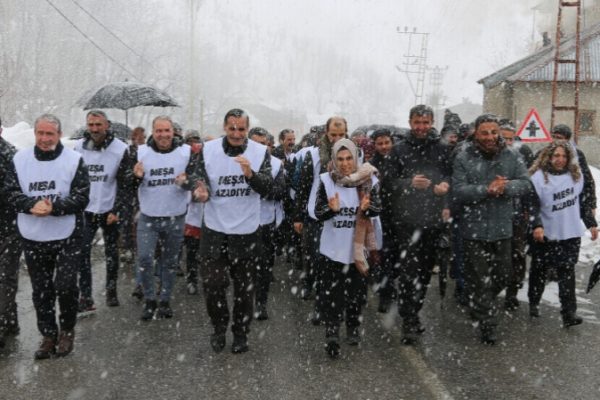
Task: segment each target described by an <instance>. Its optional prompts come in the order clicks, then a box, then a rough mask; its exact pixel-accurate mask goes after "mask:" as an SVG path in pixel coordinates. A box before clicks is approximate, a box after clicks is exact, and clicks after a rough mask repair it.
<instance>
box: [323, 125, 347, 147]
mask: <svg viewBox="0 0 600 400" xmlns="http://www.w3.org/2000/svg"><path fill="white" fill-rule="evenodd" d="M345 136H346V127H345V126H344V124H335V123H331V124H330V126H329V130H328V131H327V138H328V139H329V143H331V144H334V143H335V142H337V141H338V140H340V139H343V138H344V137H345Z"/></svg>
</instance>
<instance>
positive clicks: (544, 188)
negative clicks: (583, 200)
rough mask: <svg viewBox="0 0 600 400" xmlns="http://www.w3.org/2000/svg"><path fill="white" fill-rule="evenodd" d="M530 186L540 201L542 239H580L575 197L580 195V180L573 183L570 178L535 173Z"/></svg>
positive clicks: (579, 221) (577, 208)
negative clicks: (542, 226)
mask: <svg viewBox="0 0 600 400" xmlns="http://www.w3.org/2000/svg"><path fill="white" fill-rule="evenodd" d="M531 182H533V186H534V187H535V191H536V193H537V195H538V197H539V199H540V205H541V208H540V211H541V217H542V224H543V225H544V236H546V237H547V238H548V239H550V240H566V239H572V238H577V237H581V236H583V234H584V233H585V225H584V224H583V221H582V220H581V214H580V210H579V196H580V195H581V192H582V191H583V176H581V178H579V181H578V182H574V181H573V178H572V177H571V174H569V173H566V174H561V175H552V174H548V183H545V182H544V174H543V173H542V171H540V170H538V171H536V172H535V173H534V174H533V175H532V176H531Z"/></svg>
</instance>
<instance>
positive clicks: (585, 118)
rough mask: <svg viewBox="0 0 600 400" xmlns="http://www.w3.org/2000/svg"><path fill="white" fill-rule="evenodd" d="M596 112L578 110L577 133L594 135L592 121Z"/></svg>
mask: <svg viewBox="0 0 600 400" xmlns="http://www.w3.org/2000/svg"><path fill="white" fill-rule="evenodd" d="M595 117H596V112H595V111H591V110H580V111H579V132H580V133H583V134H588V135H591V134H593V133H594V131H595V129H594V120H595V119H596V118H595Z"/></svg>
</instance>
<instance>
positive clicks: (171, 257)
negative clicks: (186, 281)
mask: <svg viewBox="0 0 600 400" xmlns="http://www.w3.org/2000/svg"><path fill="white" fill-rule="evenodd" d="M184 225H185V214H184V215H179V216H177V217H149V216H147V215H144V214H140V219H139V220H138V224H137V250H138V264H137V265H138V269H139V276H140V277H141V279H142V286H143V288H144V298H145V299H146V300H156V286H155V282H154V268H153V266H154V252H155V249H156V245H157V243H160V244H161V248H160V257H159V259H158V265H157V271H158V273H159V277H160V281H161V289H160V298H159V300H160V301H169V300H170V298H171V292H172V290H173V284H174V282H175V271H176V269H177V266H178V264H179V248H180V247H181V242H182V241H183V228H184ZM159 239H160V241H159Z"/></svg>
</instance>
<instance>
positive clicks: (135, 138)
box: [131, 132, 146, 146]
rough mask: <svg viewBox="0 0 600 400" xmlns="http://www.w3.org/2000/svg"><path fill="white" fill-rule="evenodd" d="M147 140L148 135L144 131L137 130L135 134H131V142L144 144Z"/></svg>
mask: <svg viewBox="0 0 600 400" xmlns="http://www.w3.org/2000/svg"><path fill="white" fill-rule="evenodd" d="M145 141H146V135H144V133H142V132H135V133H134V134H133V135H131V143H133V144H135V145H138V146H139V145H142V144H144V142H145Z"/></svg>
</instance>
